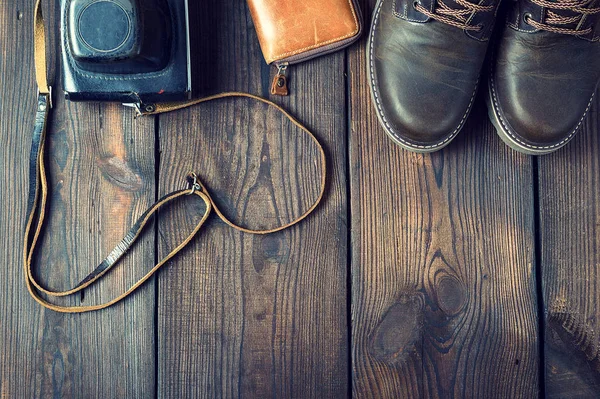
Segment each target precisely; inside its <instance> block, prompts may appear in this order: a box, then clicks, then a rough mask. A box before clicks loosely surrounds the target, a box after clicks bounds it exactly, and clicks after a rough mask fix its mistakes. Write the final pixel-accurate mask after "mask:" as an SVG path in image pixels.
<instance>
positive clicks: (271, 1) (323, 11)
mask: <svg viewBox="0 0 600 399" xmlns="http://www.w3.org/2000/svg"><path fill="white" fill-rule="evenodd" d="M248 5H249V7H250V13H251V15H252V20H253V21H254V26H255V28H256V33H257V34H258V40H259V42H260V47H261V49H262V52H263V55H264V57H265V61H266V62H267V64H270V63H272V62H276V61H285V60H286V59H288V58H290V57H295V56H298V55H301V54H302V53H306V52H309V51H312V50H317V49H319V48H327V49H330V46H332V45H334V44H335V43H340V42H344V41H346V40H347V39H351V38H353V37H355V36H357V35H359V34H360V31H361V24H360V18H359V15H358V14H359V13H358V10H357V9H356V7H355V5H354V2H353V1H352V0H301V1H297V0H248Z"/></svg>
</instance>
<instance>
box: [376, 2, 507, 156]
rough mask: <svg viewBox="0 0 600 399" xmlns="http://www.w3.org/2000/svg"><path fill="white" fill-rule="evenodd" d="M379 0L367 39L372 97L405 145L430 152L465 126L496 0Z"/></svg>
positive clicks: (388, 127)
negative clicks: (479, 0) (478, 0)
mask: <svg viewBox="0 0 600 399" xmlns="http://www.w3.org/2000/svg"><path fill="white" fill-rule="evenodd" d="M472 1H473V0H471V1H468V0H416V1H415V0H379V1H378V2H377V4H376V6H375V10H374V12H373V20H372V23H371V31H370V34H369V40H368V43H367V70H368V78H369V82H370V88H371V97H372V99H373V103H374V106H375V108H376V112H377V116H378V118H379V121H380V123H381V124H382V126H383V127H384V128H385V131H386V132H387V134H388V135H389V136H390V137H391V138H392V140H394V141H395V142H396V143H397V144H399V145H400V146H401V147H403V148H405V149H408V150H410V151H415V152H432V151H436V150H439V149H441V148H443V147H444V146H446V145H448V143H450V141H451V140H452V139H453V138H455V137H456V135H457V134H458V133H459V131H460V130H461V129H462V127H463V125H464V124H465V121H466V119H467V116H468V115H469V112H470V111H471V107H472V105H473V101H474V99H475V94H476V92H477V85H478V82H479V77H480V73H481V69H482V66H483V62H484V58H485V54H486V50H487V47H488V42H489V38H490V35H491V33H492V29H493V25H494V20H495V17H496V11H497V3H498V0H483V1H481V2H477V1H473V2H472Z"/></svg>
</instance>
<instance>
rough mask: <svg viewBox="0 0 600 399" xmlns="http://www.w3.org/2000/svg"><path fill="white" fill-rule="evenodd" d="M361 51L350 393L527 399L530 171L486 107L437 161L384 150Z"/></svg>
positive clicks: (531, 288)
mask: <svg viewBox="0 0 600 399" xmlns="http://www.w3.org/2000/svg"><path fill="white" fill-rule="evenodd" d="M374 3H375V1H368V2H365V3H363V9H364V10H366V11H367V12H366V15H367V16H368V17H367V18H366V20H367V21H370V13H371V10H372V7H373V6H374ZM365 41H366V38H365V40H363V46H360V48H354V49H353V50H352V51H350V57H349V71H350V97H351V110H352V113H351V116H350V118H351V136H350V168H351V169H350V170H351V172H350V176H351V198H352V205H351V208H352V238H351V241H352V243H353V246H352V254H353V256H352V269H351V270H352V320H353V327H352V378H353V381H352V384H353V394H354V395H355V396H356V397H359V398H362V397H374V398H409V397H414V398H416V397H433V398H449V397H465V398H470V397H479V398H494V397H511V398H518V397H524V398H531V397H535V396H536V395H537V394H538V389H539V381H538V367H539V360H538V355H539V353H538V352H539V351H538V340H537V335H538V327H537V323H538V319H537V316H536V314H537V313H536V312H537V309H536V287H535V269H534V267H535V266H534V218H533V215H534V210H533V189H532V176H533V174H532V161H531V159H530V158H529V157H526V156H523V155H520V154H518V153H516V152H514V151H512V150H510V149H509V148H507V147H506V146H504V145H503V144H502V143H501V141H500V140H499V139H498V138H497V137H496V135H495V133H494V131H493V128H492V126H491V124H490V123H489V122H488V121H487V118H486V112H485V105H484V101H483V97H481V96H480V97H479V98H478V99H477V105H476V107H475V109H474V111H473V115H472V116H471V117H470V119H469V121H468V122H467V125H466V127H465V129H464V131H463V132H462V133H461V134H460V136H459V138H457V139H456V140H455V142H453V143H452V144H451V145H450V146H449V147H448V148H446V149H444V150H443V151H442V152H438V153H435V154H431V155H418V154H413V153H410V152H407V151H404V150H402V149H401V148H399V147H398V146H396V145H395V144H393V143H392V141H391V140H390V139H388V138H387V136H386V135H385V134H384V132H383V130H382V129H381V128H380V126H379V124H378V122H377V119H376V116H375V114H374V110H373V108H372V104H371V101H370V96H369V88H368V83H367V76H366V71H365V70H366V68H365V50H364V43H365ZM398 89H399V90H401V89H402V88H398Z"/></svg>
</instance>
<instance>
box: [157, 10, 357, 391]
mask: <svg viewBox="0 0 600 399" xmlns="http://www.w3.org/2000/svg"><path fill="white" fill-rule="evenodd" d="M197 7H198V8H199V9H198V10H192V20H193V21H195V23H194V24H193V25H194V26H196V27H200V28H201V32H200V34H198V33H196V34H195V36H196V38H197V40H198V42H197V43H196V46H198V48H200V50H199V51H195V52H194V54H195V59H196V65H199V67H198V71H197V72H196V73H195V75H194V76H195V77H196V78H197V79H199V83H198V85H199V86H200V90H202V92H201V94H207V92H217V91H224V90H238V91H247V92H250V93H256V94H261V95H263V96H265V95H267V93H268V89H269V86H270V76H269V73H272V72H273V71H272V70H271V69H270V68H269V67H267V66H266V65H264V61H263V59H262V56H261V53H260V50H259V47H258V41H257V38H256V35H255V33H254V29H253V26H252V25H251V19H250V16H249V13H248V10H247V8H246V4H245V2H240V1H234V0H227V1H222V2H214V3H213V2H211V3H200V4H197ZM343 72H344V54H343V52H342V53H338V54H335V55H331V56H328V57H324V58H321V59H318V60H315V61H312V62H308V63H306V64H303V65H299V66H293V67H291V68H290V77H291V85H292V87H291V90H292V95H291V96H290V97H289V98H286V99H283V98H277V99H275V100H276V101H277V102H278V103H280V104H282V105H284V107H285V108H286V109H288V110H289V111H290V112H291V113H292V114H294V115H295V116H297V117H298V118H299V119H300V120H301V121H302V122H304V123H305V124H306V125H307V127H309V129H311V130H312V131H314V132H315V133H316V135H317V137H318V138H319V139H320V140H321V142H322V144H324V145H325V146H326V148H327V150H328V154H329V157H328V168H329V174H328V179H329V183H328V188H327V193H326V196H325V200H324V202H323V204H322V205H321V206H320V207H319V208H318V209H317V211H316V213H315V214H314V215H312V216H311V217H310V218H309V219H308V220H306V221H304V222H302V223H301V224H300V225H299V226H296V227H293V228H291V229H289V230H286V231H283V232H280V233H276V234H272V235H268V236H262V237H261V236H252V235H248V234H242V233H238V232H236V231H234V230H232V229H231V228H229V227H228V226H226V225H224V224H223V223H222V222H220V221H218V220H217V219H216V217H213V219H212V220H211V221H210V223H208V225H207V226H206V227H205V228H204V229H203V230H202V231H201V233H200V234H199V236H198V238H197V239H195V240H194V242H193V243H192V245H191V246H190V248H189V250H186V251H185V253H184V254H182V256H180V257H178V258H177V259H176V260H175V261H173V262H172V263H171V265H170V266H169V267H168V268H167V269H166V270H164V271H163V272H161V274H160V276H159V303H158V323H159V336H160V342H159V358H158V359H159V381H158V384H159V385H158V392H159V396H160V397H181V398H185V397H210V398H212V397H256V398H266V397H301V398H311V397H314V398H325V397H327V398H330V397H346V396H347V395H348V378H347V362H348V353H347V342H348V341H347V339H348V335H347V329H348V326H347V313H346V301H347V299H346V298H347V297H346V279H347V274H346V267H347V256H346V254H347V246H346V245H347V235H348V233H347V220H346V218H347V202H346V184H345V181H346V175H345V168H346V156H345V154H346V130H345V129H346V125H345V115H346V113H345V97H344V87H345V85H344V79H345V78H344V74H343ZM159 123H160V126H159V131H160V149H161V156H160V192H161V194H162V193H165V192H167V191H170V190H172V189H173V188H174V187H180V186H182V184H183V179H184V177H185V175H186V174H187V173H189V172H190V171H197V172H198V173H199V175H200V176H201V177H202V178H203V179H204V181H205V182H206V184H207V186H208V188H209V190H211V192H212V193H213V195H214V197H215V199H216V200H217V202H218V203H219V205H220V206H221V207H222V208H223V210H224V212H225V213H226V214H227V215H228V216H229V217H231V218H232V219H233V220H235V221H236V222H238V223H243V224H245V225H247V226H250V227H254V228H265V227H274V226H277V225H281V224H283V223H285V222H286V221H290V220H292V219H293V218H295V217H297V216H299V215H300V214H301V213H302V212H301V211H302V210H305V209H307V207H308V206H309V205H310V204H311V203H312V202H313V201H314V199H315V198H316V196H317V194H318V186H319V184H318V180H319V167H320V165H319V157H318V152H317V149H316V147H315V146H314V145H313V144H312V143H311V141H310V140H309V139H308V138H307V137H306V136H302V135H301V134H302V133H301V132H300V131H299V130H298V129H297V128H294V127H292V125H291V124H290V123H289V122H288V121H287V120H285V119H283V118H282V117H281V115H279V114H277V113H274V112H273V111H272V110H268V109H267V108H266V106H264V105H260V104H257V103H255V102H252V101H249V100H243V99H238V100H221V101H218V102H214V103H209V104H205V105H201V106H198V107H195V108H192V109H188V110H185V111H180V112H177V113H173V114H168V115H161V116H160V122H159ZM201 211H202V209H201V207H200V206H199V205H196V204H183V205H181V206H177V207H174V208H173V209H171V210H169V211H166V212H164V213H163V214H162V215H161V217H160V222H159V234H160V238H159V251H160V254H161V255H164V254H166V253H167V252H168V251H169V250H170V249H171V248H173V247H174V246H175V245H176V244H177V243H178V242H179V241H180V240H181V238H182V237H183V235H184V232H185V231H189V230H190V229H191V228H192V224H193V222H194V221H196V220H197V219H198V217H199V216H200V215H199V213H200V212H201Z"/></svg>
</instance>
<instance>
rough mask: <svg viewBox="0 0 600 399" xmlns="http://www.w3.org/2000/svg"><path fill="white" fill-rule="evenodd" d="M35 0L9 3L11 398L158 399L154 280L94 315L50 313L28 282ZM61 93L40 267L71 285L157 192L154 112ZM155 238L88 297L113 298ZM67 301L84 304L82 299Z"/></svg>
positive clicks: (6, 169)
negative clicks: (24, 250) (25, 237)
mask: <svg viewBox="0 0 600 399" xmlns="http://www.w3.org/2000/svg"><path fill="white" fill-rule="evenodd" d="M50 3H52V4H50ZM54 3H55V2H47V4H46V5H51V6H52V7H50V8H47V9H46V12H45V15H46V17H47V22H48V24H49V29H48V30H49V32H52V36H53V37H52V41H51V45H49V53H50V56H51V59H52V65H53V68H52V69H53V70H54V69H55V66H56V65H55V63H56V59H57V57H58V47H57V43H56V36H55V34H56V33H57V28H56V23H57V22H58V19H57V17H58V13H57V12H56V9H55V8H54V6H57V2H56V4H54ZM33 5H34V2H32V1H25V0H18V1H11V2H2V3H0V20H1V21H2V24H0V43H1V44H0V46H1V53H0V54H1V55H0V63H1V66H0V69H1V71H2V74H1V75H0V79H1V84H2V88H3V94H2V95H1V96H0V113H1V115H2V118H1V120H0V127H1V128H0V134H1V142H2V143H3V147H5V148H3V150H2V151H1V158H0V164H1V166H2V170H3V173H2V174H0V186H1V188H0V200H1V201H2V204H3V208H2V214H1V216H0V230H1V231H2V232H3V233H2V235H1V240H2V248H3V250H2V253H1V255H0V264H2V265H3V267H2V268H0V303H1V304H2V306H0V353H2V361H1V362H0V397H2V398H28V397H36V398H44V397H81V396H82V395H83V396H89V397H105V398H108V397H149V396H152V395H153V394H154V387H155V385H154V378H153V376H154V329H153V326H154V315H153V311H154V290H153V286H152V285H150V286H147V287H145V288H144V289H143V290H142V292H140V293H139V294H136V295H134V296H133V297H132V299H131V300H127V301H125V302H124V303H121V304H119V305H117V306H115V307H114V308H111V309H108V310H105V311H102V312H97V313H91V314H84V315H63V314H58V313H55V312H53V311H46V310H43V309H42V308H41V307H40V306H39V305H37V304H36V303H35V302H34V301H33V300H32V299H31V298H30V297H29V295H28V293H27V290H26V289H25V285H24V281H23V276H22V273H23V272H22V260H21V242H22V234H23V233H22V231H23V229H24V221H25V216H26V215H25V211H26V209H25V206H26V198H27V189H28V175H27V171H28V164H27V162H28V159H29V147H30V140H31V133H32V129H33V116H34V109H35V99H36V87H35V84H34V78H33V38H32V26H33ZM54 75H55V73H54V72H52V73H51V76H54ZM56 75H58V74H56ZM57 87H60V85H58V86H57ZM61 97H62V96H61V94H60V89H57V90H56V91H55V98H54V100H55V109H54V112H53V120H52V123H51V125H50V127H49V135H50V139H49V149H48V157H47V163H48V165H49V174H50V176H51V178H50V189H51V199H50V203H49V208H48V212H49V214H50V217H49V219H48V225H47V229H46V234H45V237H44V240H43V241H42V244H41V251H40V253H39V256H38V264H39V268H38V272H37V275H38V276H39V278H40V280H41V281H43V282H44V283H45V284H46V285H48V286H49V287H51V288H54V289H65V288H71V287H72V286H74V285H75V284H76V283H78V282H79V281H80V280H81V279H82V278H83V277H84V276H85V275H87V274H88V273H89V272H90V271H91V270H93V268H94V267H95V266H96V265H97V264H98V263H99V262H100V261H101V260H102V258H104V256H106V255H107V254H108V252H109V251H110V250H111V249H112V247H114V245H116V244H117V243H118V241H119V240H120V238H121V237H122V236H123V235H124V234H125V232H126V230H127V228H128V226H130V225H131V223H132V222H133V221H134V219H135V218H136V217H137V216H139V214H140V213H141V212H142V211H143V209H145V208H146V207H147V206H148V205H149V204H150V203H151V202H153V200H154V194H155V189H154V150H153V147H154V122H153V119H152V118H150V119H145V120H138V121H137V122H134V120H133V114H132V112H131V111H130V110H124V109H123V108H122V107H120V106H118V105H98V104H95V105H91V104H70V103H67V102H66V101H65V100H63V99H62V98H61ZM153 239H154V234H153V233H152V232H150V234H149V235H147V236H145V237H144V238H143V240H142V242H141V243H140V245H139V246H138V247H136V248H135V249H134V250H133V251H132V253H131V255H129V256H128V257H127V258H126V259H125V260H124V262H123V264H122V265H121V266H120V267H119V268H117V269H115V270H114V271H112V272H111V273H110V274H109V275H108V276H107V278H106V281H105V282H103V283H102V284H100V285H99V286H98V287H96V288H91V289H88V290H86V292H85V297H84V298H83V301H84V302H83V303H84V304H85V303H91V302H99V301H106V300H109V299H112V298H113V297H114V296H116V295H117V294H118V293H120V292H122V291H123V290H124V289H126V288H127V287H129V285H131V283H132V282H133V281H134V280H136V279H137V278H139V277H140V276H141V275H142V272H143V271H144V270H146V268H147V267H149V266H151V264H152V262H153V261H154V245H153ZM58 303H63V304H71V305H75V304H79V303H80V298H79V297H77V298H71V299H68V300H64V301H58ZM6 304H10V305H9V306H6Z"/></svg>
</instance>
